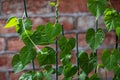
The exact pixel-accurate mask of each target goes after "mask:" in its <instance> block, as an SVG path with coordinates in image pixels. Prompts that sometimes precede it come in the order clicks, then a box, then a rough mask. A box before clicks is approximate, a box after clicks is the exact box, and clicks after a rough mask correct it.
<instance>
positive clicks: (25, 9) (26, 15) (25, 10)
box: [23, 0, 41, 71]
mask: <svg viewBox="0 0 120 80" xmlns="http://www.w3.org/2000/svg"><path fill="white" fill-rule="evenodd" d="M23 2H24V14H25V17H26V18H28V14H27V8H26V1H25V0H23ZM23 28H24V30H25V33H26V35H27V37H28V39H29V40H30V42H31V43H32V44H33V45H34V47H35V48H36V49H37V51H39V52H40V51H41V50H40V49H39V48H38V47H37V45H36V44H35V43H34V42H33V41H32V40H31V38H30V36H29V35H28V33H27V32H26V28H25V25H24V22H23ZM32 66H33V71H35V64H34V61H32Z"/></svg>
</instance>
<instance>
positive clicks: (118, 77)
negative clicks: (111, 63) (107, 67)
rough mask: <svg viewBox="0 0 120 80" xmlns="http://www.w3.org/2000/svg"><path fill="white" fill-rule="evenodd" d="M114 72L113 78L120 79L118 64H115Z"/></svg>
mask: <svg viewBox="0 0 120 80" xmlns="http://www.w3.org/2000/svg"><path fill="white" fill-rule="evenodd" d="M114 73H115V76H114V79H113V80H120V66H116V67H115V68H114Z"/></svg>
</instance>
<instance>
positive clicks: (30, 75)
mask: <svg viewBox="0 0 120 80" xmlns="http://www.w3.org/2000/svg"><path fill="white" fill-rule="evenodd" d="M36 79H37V78H36V76H35V72H33V71H29V72H27V73H24V74H22V76H20V78H19V80H36Z"/></svg>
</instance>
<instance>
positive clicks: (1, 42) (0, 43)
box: [0, 38, 5, 51]
mask: <svg viewBox="0 0 120 80" xmlns="http://www.w3.org/2000/svg"><path fill="white" fill-rule="evenodd" d="M4 48H5V39H4V38H0V51H1V50H4Z"/></svg>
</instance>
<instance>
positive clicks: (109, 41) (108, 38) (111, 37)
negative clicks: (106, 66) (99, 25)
mask: <svg viewBox="0 0 120 80" xmlns="http://www.w3.org/2000/svg"><path fill="white" fill-rule="evenodd" d="M114 44H115V33H114V32H108V33H106V34H105V39H104V41H103V44H102V45H103V46H110V45H114Z"/></svg>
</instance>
